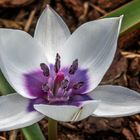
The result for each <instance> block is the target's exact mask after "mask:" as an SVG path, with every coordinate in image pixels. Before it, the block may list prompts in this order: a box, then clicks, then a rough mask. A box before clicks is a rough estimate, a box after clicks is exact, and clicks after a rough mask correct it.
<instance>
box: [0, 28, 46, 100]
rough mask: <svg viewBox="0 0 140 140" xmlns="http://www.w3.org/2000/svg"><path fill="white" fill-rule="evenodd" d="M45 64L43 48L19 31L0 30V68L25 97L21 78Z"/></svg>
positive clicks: (26, 95)
mask: <svg viewBox="0 0 140 140" xmlns="http://www.w3.org/2000/svg"><path fill="white" fill-rule="evenodd" d="M42 62H46V59H45V55H44V51H43V48H40V46H39V45H38V44H37V42H36V40H35V39H33V38H32V37H31V36H30V35H29V34H27V33H26V32H23V31H19V30H11V29H0V68H1V70H2V72H3V74H4V76H5V77H6V78H7V80H8V82H9V83H10V84H11V85H12V86H13V88H14V89H15V90H16V91H17V92H18V93H20V94H21V95H23V96H25V97H29V98H30V95H28V94H27V93H25V89H24V87H23V80H22V76H23V74H24V73H28V72H31V71H32V70H36V69H37V68H39V65H40V63H42Z"/></svg>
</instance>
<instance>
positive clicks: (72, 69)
mask: <svg viewBox="0 0 140 140" xmlns="http://www.w3.org/2000/svg"><path fill="white" fill-rule="evenodd" d="M77 69H78V59H76V60H74V61H73V63H72V65H71V66H70V68H69V74H75V72H76V71H77Z"/></svg>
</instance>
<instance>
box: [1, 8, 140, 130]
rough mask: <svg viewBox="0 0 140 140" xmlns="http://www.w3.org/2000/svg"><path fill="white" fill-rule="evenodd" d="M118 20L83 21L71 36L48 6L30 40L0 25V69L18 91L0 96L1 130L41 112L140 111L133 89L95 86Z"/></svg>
mask: <svg viewBox="0 0 140 140" xmlns="http://www.w3.org/2000/svg"><path fill="white" fill-rule="evenodd" d="M121 21H122V16H121V17H115V18H105V19H100V20H96V21H91V22H87V23H85V24H83V25H82V26H80V27H79V28H78V29H77V30H76V31H75V32H74V33H73V34H72V35H71V34H70V31H69V29H68V28H67V26H66V25H65V23H64V22H63V20H62V19H61V18H60V17H59V16H58V15H57V13H55V12H54V11H53V10H52V9H51V8H50V7H49V6H47V8H46V9H45V10H44V11H43V13H42V15H41V17H40V18H39V20H38V23H37V26H36V29H35V34H34V37H33V38H32V37H31V36H30V35H29V34H27V33H26V32H23V31H19V30H12V29H0V67H1V70H2V72H3V74H4V76H5V77H6V79H7V80H8V82H9V83H10V84H11V86H12V87H13V88H14V89H15V91H16V92H17V93H14V94H11V95H7V96H2V97H0V130H11V129H16V128H21V127H25V126H28V125H31V124H33V123H35V122H37V121H39V120H41V119H42V118H43V117H45V116H48V117H50V118H52V119H55V120H58V121H79V120H82V119H84V118H86V117H88V116H90V115H94V116H97V117H98V116H99V117H120V116H127V115H131V114H135V113H138V112H140V95H139V94H138V93H136V92H135V91H132V90H129V89H127V88H124V87H120V86H109V85H106V86H98V84H99V83H100V81H101V80H102V78H103V76H104V74H105V73H106V71H107V70H108V68H109V66H110V64H111V62H112V60H113V57H114V54H115V51H116V46H117V39H118V34H119V30H120V26H121ZM97 86H98V87H97Z"/></svg>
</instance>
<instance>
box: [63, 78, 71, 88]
mask: <svg viewBox="0 0 140 140" xmlns="http://www.w3.org/2000/svg"><path fill="white" fill-rule="evenodd" d="M68 85H69V80H68V78H65V79H64V80H63V81H62V83H61V88H62V89H66V88H67V87H68Z"/></svg>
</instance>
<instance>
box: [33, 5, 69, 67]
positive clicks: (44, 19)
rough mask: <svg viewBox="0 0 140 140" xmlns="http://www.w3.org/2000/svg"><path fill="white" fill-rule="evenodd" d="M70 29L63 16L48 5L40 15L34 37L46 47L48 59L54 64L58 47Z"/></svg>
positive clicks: (65, 38)
mask: <svg viewBox="0 0 140 140" xmlns="http://www.w3.org/2000/svg"><path fill="white" fill-rule="evenodd" d="M69 36H70V31H69V29H68V27H67V25H66V24H65V23H64V21H63V20H62V18H61V17H60V16H59V15H58V14H57V13H56V12H55V11H54V10H53V9H51V8H50V7H49V6H48V5H47V7H46V9H45V10H44V11H43V13H42V15H41V16H40V18H39V20H38V23H37V26H36V29H35V35H34V38H35V39H36V40H37V41H39V42H40V44H41V45H42V46H43V47H44V48H45V52H46V57H47V59H48V61H49V62H50V63H52V64H54V61H55V56H56V53H57V52H58V51H57V50H58V48H59V47H61V46H62V45H63V44H64V43H65V41H66V40H67V38H68V37H69Z"/></svg>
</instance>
